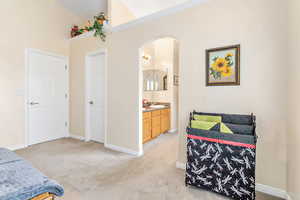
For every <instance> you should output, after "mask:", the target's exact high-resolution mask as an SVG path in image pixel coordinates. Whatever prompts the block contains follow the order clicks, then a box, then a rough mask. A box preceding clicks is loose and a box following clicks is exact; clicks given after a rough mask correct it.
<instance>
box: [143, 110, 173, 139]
mask: <svg viewBox="0 0 300 200" xmlns="http://www.w3.org/2000/svg"><path fill="white" fill-rule="evenodd" d="M169 130H170V109H169V108H167V109H162V110H154V111H149V112H144V113H143V143H146V142H148V141H149V140H152V139H154V138H156V137H158V136H160V135H161V134H162V133H165V132H167V131H169Z"/></svg>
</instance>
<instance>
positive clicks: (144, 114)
mask: <svg viewBox="0 0 300 200" xmlns="http://www.w3.org/2000/svg"><path fill="white" fill-rule="evenodd" d="M143 118H144V119H148V118H151V112H144V113H143Z"/></svg>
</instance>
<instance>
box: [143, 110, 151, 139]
mask: <svg viewBox="0 0 300 200" xmlns="http://www.w3.org/2000/svg"><path fill="white" fill-rule="evenodd" d="M151 121H152V120H151V112H145V113H143V143H145V142H147V141H149V140H151V139H152V123H151Z"/></svg>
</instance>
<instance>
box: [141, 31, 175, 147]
mask: <svg viewBox="0 0 300 200" xmlns="http://www.w3.org/2000/svg"><path fill="white" fill-rule="evenodd" d="M140 71H141V73H140V76H141V77H142V78H141V79H142V80H141V81H140V84H141V87H140V88H141V90H142V92H141V94H140V99H141V101H142V109H141V113H140V124H141V126H140V127H142V128H141V129H140V145H141V149H144V147H146V146H147V145H148V144H151V143H159V141H160V140H161V139H162V138H164V139H166V138H168V136H170V138H176V140H178V134H177V130H178V101H179V96H178V90H179V83H178V78H179V44H178V42H177V40H175V39H173V38H170V37H165V38H160V39H157V40H155V41H152V42H149V43H147V44H145V45H144V46H142V48H141V49H140Z"/></svg>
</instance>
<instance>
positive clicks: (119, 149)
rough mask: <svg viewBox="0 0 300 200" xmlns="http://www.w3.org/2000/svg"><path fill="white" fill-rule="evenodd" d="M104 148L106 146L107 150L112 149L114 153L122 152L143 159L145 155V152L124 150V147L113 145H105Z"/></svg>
mask: <svg viewBox="0 0 300 200" xmlns="http://www.w3.org/2000/svg"><path fill="white" fill-rule="evenodd" d="M104 146H105V148H108V149H111V150H114V151H118V152H122V153H126V154H130V155H133V156H136V157H141V156H142V155H143V152H138V151H134V150H131V149H127V148H123V147H120V146H116V145H112V144H105V145H104Z"/></svg>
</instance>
